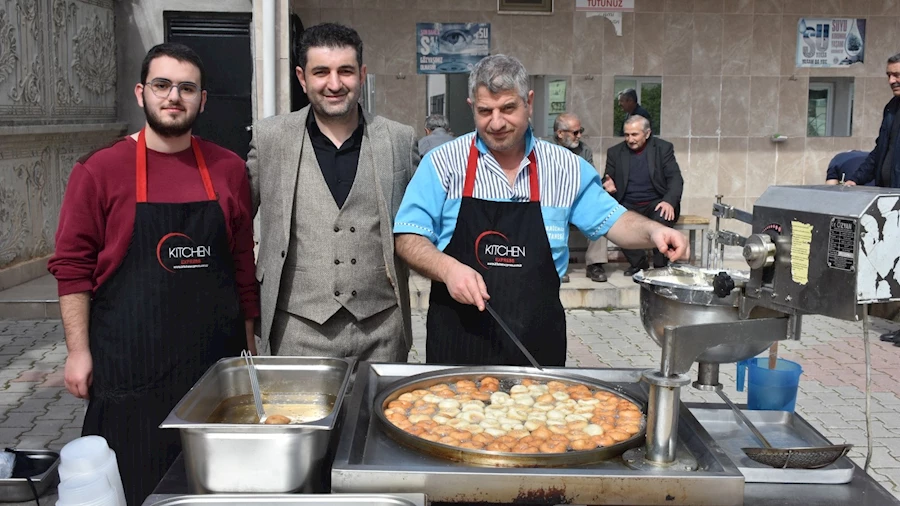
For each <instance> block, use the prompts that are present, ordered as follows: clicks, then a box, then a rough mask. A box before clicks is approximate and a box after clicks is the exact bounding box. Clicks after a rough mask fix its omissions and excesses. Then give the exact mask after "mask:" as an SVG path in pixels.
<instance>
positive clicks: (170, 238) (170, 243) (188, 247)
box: [156, 232, 212, 272]
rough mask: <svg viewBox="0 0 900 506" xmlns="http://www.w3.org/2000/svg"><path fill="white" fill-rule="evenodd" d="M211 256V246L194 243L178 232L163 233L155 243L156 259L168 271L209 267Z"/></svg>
mask: <svg viewBox="0 0 900 506" xmlns="http://www.w3.org/2000/svg"><path fill="white" fill-rule="evenodd" d="M211 257H212V247H211V246H206V245H199V244H196V243H194V240H193V239H191V238H190V237H189V236H187V235H185V234H182V233H179V232H172V233H171V234H166V235H164V236H163V238H162V239H160V240H159V243H158V244H157V245H156V259H157V260H159V265H161V266H162V268H163V269H165V270H167V271H169V272H175V271H176V270H179V269H205V268H207V267H209V259H210V258H211Z"/></svg>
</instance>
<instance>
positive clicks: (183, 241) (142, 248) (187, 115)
mask: <svg viewBox="0 0 900 506" xmlns="http://www.w3.org/2000/svg"><path fill="white" fill-rule="evenodd" d="M204 88H205V82H204V71H203V63H202V62H201V61H200V57H199V56H198V55H197V54H196V53H195V52H194V51H193V50H191V49H190V48H188V47H186V46H183V45H180V44H161V45H158V46H156V47H154V48H152V49H151V50H150V52H149V53H147V56H146V57H145V58H144V62H143V65H142V67H141V81H140V82H139V83H138V84H136V85H135V88H134V94H135V98H136V99H137V104H138V106H139V107H141V108H142V109H143V110H144V114H145V116H146V124H145V125H144V127H143V128H141V130H140V131H139V132H137V133H134V134H132V135H129V136H127V137H124V138H121V139H119V140H117V141H116V142H115V143H113V144H112V145H111V146H108V147H106V148H103V149H100V150H98V151H95V152H93V153H90V154H88V155H86V156H84V157H83V158H81V159H80V160H79V161H78V162H77V163H76V164H75V167H74V168H73V169H72V175H71V176H70V178H69V183H68V186H67V187H66V194H65V198H64V200H63V204H62V209H61V211H60V220H59V228H58V230H57V233H56V253H55V254H54V255H53V257H52V258H51V260H50V263H49V268H50V272H52V273H53V275H54V276H55V277H56V279H57V281H58V285H59V295H60V297H59V303H60V311H61V312H62V320H63V326H64V328H65V335H66V347H67V348H68V352H69V355H68V357H67V359H66V365H65V383H66V388H67V389H68V390H69V391H70V392H71V393H72V394H73V395H75V396H76V397H79V398H81V399H86V400H88V401H89V403H88V408H87V413H86V415H85V419H84V426H83V428H82V434H83V435H94V434H96V435H100V436H103V437H105V438H106V440H107V441H108V442H109V445H110V447H111V448H112V449H113V450H114V451H115V452H116V458H117V460H118V464H119V471H120V474H121V476H122V481H123V485H124V488H125V495H126V500H127V503H128V504H141V503H142V502H143V501H144V499H145V498H146V497H147V496H148V495H149V494H150V492H151V491H152V490H153V488H154V487H155V486H156V484H157V483H158V482H159V480H160V478H161V477H162V476H163V474H164V473H165V471H166V470H167V469H168V468H169V466H170V465H171V464H172V462H173V461H174V460H175V457H177V456H178V454H179V453H180V451H181V444H180V440H179V435H178V432H177V431H163V430H161V429H159V428H158V425H159V423H160V421H162V420H163V419H164V418H165V417H166V415H168V413H169V411H170V410H171V409H172V408H173V407H174V406H175V404H176V403H177V402H178V400H179V399H181V397H182V396H183V395H184V394H185V393H186V392H187V391H188V390H189V389H190V388H191V387H192V386H193V385H194V383H195V382H196V381H197V380H198V379H199V378H200V376H201V375H202V374H203V373H204V372H205V371H206V370H207V369H208V368H209V367H210V366H211V365H212V364H214V363H215V362H216V361H217V360H219V359H220V358H222V357H227V356H234V355H237V354H239V353H240V350H241V349H243V348H249V349H250V350H251V351H255V343H254V340H253V339H254V338H253V325H252V322H253V319H254V318H256V317H257V316H258V315H259V294H258V288H257V284H256V279H255V272H254V260H253V221H252V217H251V215H250V184H249V181H248V179H247V173H246V168H245V164H244V162H243V160H241V159H240V158H239V157H238V156H237V155H235V154H234V153H232V152H230V151H228V150H226V149H223V148H221V147H219V146H217V145H215V144H213V143H211V142H208V141H204V140H202V139H198V138H196V137H193V136H192V135H191V129H192V127H193V125H194V122H195V121H196V119H197V116H198V115H199V114H200V113H201V112H202V111H203V108H204V106H205V104H206V91H205V89H204Z"/></svg>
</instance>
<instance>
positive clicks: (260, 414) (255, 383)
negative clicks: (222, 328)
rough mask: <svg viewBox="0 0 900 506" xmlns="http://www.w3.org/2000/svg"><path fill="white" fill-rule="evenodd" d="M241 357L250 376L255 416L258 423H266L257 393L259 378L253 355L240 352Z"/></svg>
mask: <svg viewBox="0 0 900 506" xmlns="http://www.w3.org/2000/svg"><path fill="white" fill-rule="evenodd" d="M241 357H243V358H244V361H245V362H247V371H248V372H249V374H250V390H251V391H252V392H253V403H254V404H255V405H256V416H257V417H259V423H263V422H265V421H266V412H265V411H264V410H263V403H262V393H261V392H260V391H259V378H257V376H256V367H255V366H254V365H253V355H252V354H251V353H250V352H249V351H247V350H243V351H241Z"/></svg>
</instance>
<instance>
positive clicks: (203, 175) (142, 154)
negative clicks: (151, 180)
mask: <svg viewBox="0 0 900 506" xmlns="http://www.w3.org/2000/svg"><path fill="white" fill-rule="evenodd" d="M191 148H192V149H193V151H194V158H196V159H197V168H198V169H199V170H200V179H202V180H203V189H204V190H205V191H206V198H208V199H209V200H217V197H216V191H215V189H214V188H213V184H212V178H210V177H209V168H207V166H206V159H205V158H203V152H201V151H200V144H199V143H198V142H197V139H196V138H194V137H191ZM135 166H136V168H137V169H136V170H137V181H136V184H135V188H136V189H137V195H136V198H137V202H139V203H145V202H147V138H146V137H145V135H144V129H143V128H142V129H141V131H140V132H139V133H138V141H137V155H136V160H135Z"/></svg>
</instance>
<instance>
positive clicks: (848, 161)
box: [825, 150, 873, 185]
mask: <svg viewBox="0 0 900 506" xmlns="http://www.w3.org/2000/svg"><path fill="white" fill-rule="evenodd" d="M868 156H869V152H868V151H857V150H851V151H844V152H841V153H838V154H836V155H834V158H832V159H831V161H830V162H829V163H828V172H827V173H826V175H825V184H830V185H836V184H843V183H844V181H846V180H848V179H850V178H852V177H853V176H854V175H855V174H856V171H857V170H859V166H860V165H862V163H863V162H864V161H865V159H866V158H867V157H868ZM872 183H873V181H870V182H869V183H868V184H872Z"/></svg>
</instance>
